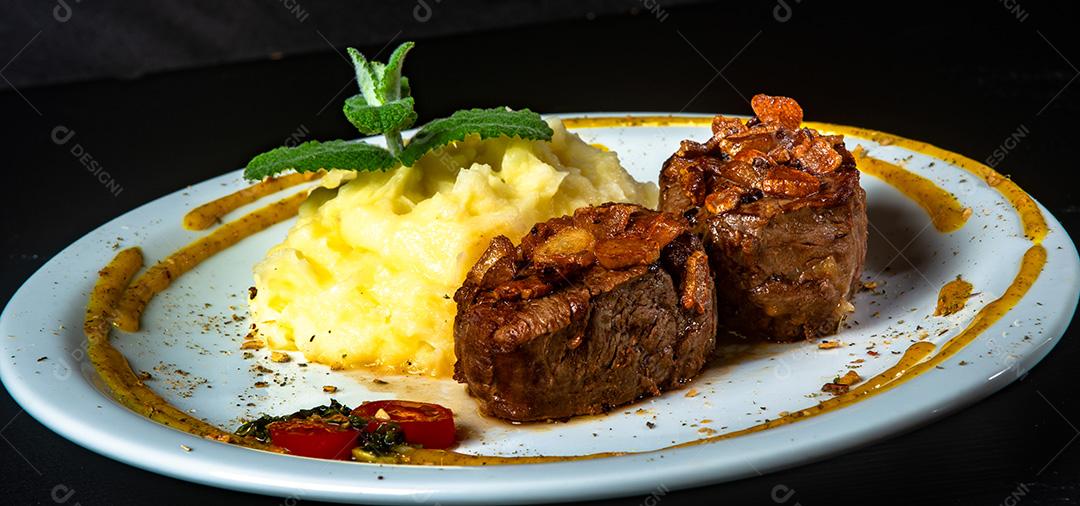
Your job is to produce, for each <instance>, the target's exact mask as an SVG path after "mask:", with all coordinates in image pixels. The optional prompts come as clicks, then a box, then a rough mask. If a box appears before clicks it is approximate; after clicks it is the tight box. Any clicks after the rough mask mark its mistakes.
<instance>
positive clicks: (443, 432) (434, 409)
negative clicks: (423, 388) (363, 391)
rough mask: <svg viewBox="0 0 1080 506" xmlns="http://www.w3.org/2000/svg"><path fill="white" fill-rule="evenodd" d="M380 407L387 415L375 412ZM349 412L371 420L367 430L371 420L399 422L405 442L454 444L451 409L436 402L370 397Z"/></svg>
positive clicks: (435, 446) (436, 445)
mask: <svg viewBox="0 0 1080 506" xmlns="http://www.w3.org/2000/svg"><path fill="white" fill-rule="evenodd" d="M380 410H382V411H383V412H384V413H385V414H386V415H387V416H389V417H390V419H389V420H385V419H380V416H381V415H380V416H376V415H377V414H378V413H379V411H380ZM352 414H353V415H355V416H359V417H363V418H367V419H368V420H371V421H372V423H369V424H368V427H367V430H368V431H371V430H372V427H373V424H374V423H378V422H384V421H385V422H394V423H396V424H398V425H400V426H401V431H402V432H404V433H405V441H406V442H409V443H412V444H418V445H422V446H423V447H424V448H430V449H435V450H439V449H443V448H449V447H450V446H451V445H453V444H454V440H455V435H454V412H453V411H450V410H449V409H448V408H444V407H442V406H440V405H438V404H429V403H426V402H413V401H392V400H388V401H373V402H365V403H363V404H361V405H360V406H359V407H358V408H356V409H354V410H353V412H352Z"/></svg>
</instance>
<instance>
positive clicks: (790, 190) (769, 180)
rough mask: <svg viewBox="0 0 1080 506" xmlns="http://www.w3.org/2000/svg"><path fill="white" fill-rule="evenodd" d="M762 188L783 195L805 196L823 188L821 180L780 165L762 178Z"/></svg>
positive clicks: (767, 191)
mask: <svg viewBox="0 0 1080 506" xmlns="http://www.w3.org/2000/svg"><path fill="white" fill-rule="evenodd" d="M760 187H761V190H762V191H764V192H765V193H769V194H772V195H780V196H783V197H791V198H798V197H805V196H807V195H810V194H813V193H815V192H817V191H818V190H819V189H821V181H819V180H818V179H817V178H816V177H814V176H811V175H810V174H807V173H805V172H803V171H801V170H796V169H792V168H790V167H786V166H779V167H776V168H774V169H772V170H770V171H769V173H768V174H767V175H766V176H765V179H762V180H761V183H760Z"/></svg>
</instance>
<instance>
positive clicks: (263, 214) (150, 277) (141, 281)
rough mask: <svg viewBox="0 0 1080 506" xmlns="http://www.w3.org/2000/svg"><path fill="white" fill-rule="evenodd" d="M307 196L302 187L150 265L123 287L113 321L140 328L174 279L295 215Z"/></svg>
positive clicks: (132, 329)
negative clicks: (144, 315)
mask: <svg viewBox="0 0 1080 506" xmlns="http://www.w3.org/2000/svg"><path fill="white" fill-rule="evenodd" d="M306 198H307V192H306V191H302V192H300V193H297V194H296V195H293V196H292V197H289V198H286V199H282V200H279V201H277V202H275V203H273V204H270V205H268V206H266V207H264V208H262V209H259V210H257V211H253V212H251V213H248V214H246V215H244V216H243V217H242V218H240V219H238V220H236V221H231V222H229V223H226V224H225V225H222V226H221V227H220V228H218V229H217V230H215V231H213V232H212V233H210V234H209V235H207V236H206V237H203V238H202V239H199V240H197V241H195V242H193V243H191V244H189V245H187V246H184V247H183V248H181V249H180V250H179V251H177V252H176V253H173V254H172V255H169V256H168V257H166V258H165V259H164V260H162V261H160V262H158V263H157V264H155V265H154V266H153V267H151V268H149V269H147V271H146V272H145V273H143V275H142V276H139V278H138V279H136V280H135V282H134V283H132V284H131V286H129V287H128V288H127V290H125V291H124V294H123V296H122V297H121V298H120V301H119V304H118V306H117V308H116V313H115V317H114V320H113V324H114V325H116V327H117V328H119V329H120V330H124V331H127V332H135V331H137V330H139V318H140V317H141V316H142V312H143V310H144V309H146V304H147V303H149V302H150V299H151V298H152V297H153V296H154V295H157V294H158V293H159V292H161V291H162V290H164V289H166V288H168V287H169V284H171V283H172V280H174V279H176V278H177V277H179V276H180V275H182V274H184V273H185V272H187V271H189V270H191V269H192V268H193V267H195V266H196V265H198V264H199V262H202V261H203V260H206V259H207V258H209V257H211V256H212V255H214V254H215V253H217V252H219V251H221V250H223V249H225V248H228V247H229V246H232V245H233V244H236V243H238V242H240V240H241V239H243V238H245V237H247V236H249V235H251V234H254V233H256V232H258V231H260V230H262V229H264V228H266V227H269V226H270V225H273V224H275V223H278V222H280V221H283V220H285V219H287V218H290V217H292V216H293V215H295V214H296V212H297V210H298V209H299V208H300V204H302V203H303V202H304V199H306Z"/></svg>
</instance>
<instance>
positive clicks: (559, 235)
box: [533, 227, 596, 267]
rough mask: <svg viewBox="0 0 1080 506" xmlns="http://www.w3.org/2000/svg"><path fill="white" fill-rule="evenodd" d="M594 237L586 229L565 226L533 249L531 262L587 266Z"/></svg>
mask: <svg viewBox="0 0 1080 506" xmlns="http://www.w3.org/2000/svg"><path fill="white" fill-rule="evenodd" d="M595 244H596V238H595V237H593V235H592V234H591V233H589V231H588V230H585V229H583V228H578V227H567V228H564V229H562V230H559V231H558V232H555V235H552V236H551V237H549V238H548V239H547V240H546V241H544V242H543V243H541V244H540V245H539V246H536V248H535V249H534V250H533V263H536V264H539V265H542V266H548V265H563V264H574V265H578V266H582V267H584V266H588V265H589V264H591V263H592V260H593V256H592V249H593V246H594V245H595Z"/></svg>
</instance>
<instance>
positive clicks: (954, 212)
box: [852, 147, 971, 233]
mask: <svg viewBox="0 0 1080 506" xmlns="http://www.w3.org/2000/svg"><path fill="white" fill-rule="evenodd" d="M852 154H853V155H855V165H856V166H857V167H858V168H859V171H861V172H862V173H864V174H870V175H871V176H874V177H876V178H878V179H881V180H882V181H885V182H886V183H889V185H891V186H893V187H894V188H896V189H897V190H900V192H901V193H903V194H904V195H907V196H908V198H910V199H911V200H914V201H915V203H916V204H919V207H922V208H923V209H924V210H925V211H926V214H929V215H930V221H932V222H933V223H934V228H936V229H938V231H939V232H945V233H948V232H955V231H957V230H959V229H960V227H963V226H964V223H966V222H967V219H968V218H969V217H970V216H971V208H968V207H964V206H963V205H962V204H960V201H959V200H957V199H956V196H955V195H953V194H952V193H949V192H947V191H945V190H944V189H942V188H941V187H940V186H938V185H937V184H935V183H934V182H933V181H931V180H929V179H926V178H925V177H922V176H920V175H918V174H916V173H914V172H911V171H909V170H907V169H905V168H903V167H901V166H900V165H897V164H894V163H890V162H886V161H884V160H879V159H877V158H871V157H869V156H867V155H866V150H865V149H862V148H861V147H859V148H856V149H855V151H853V152H852Z"/></svg>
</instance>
